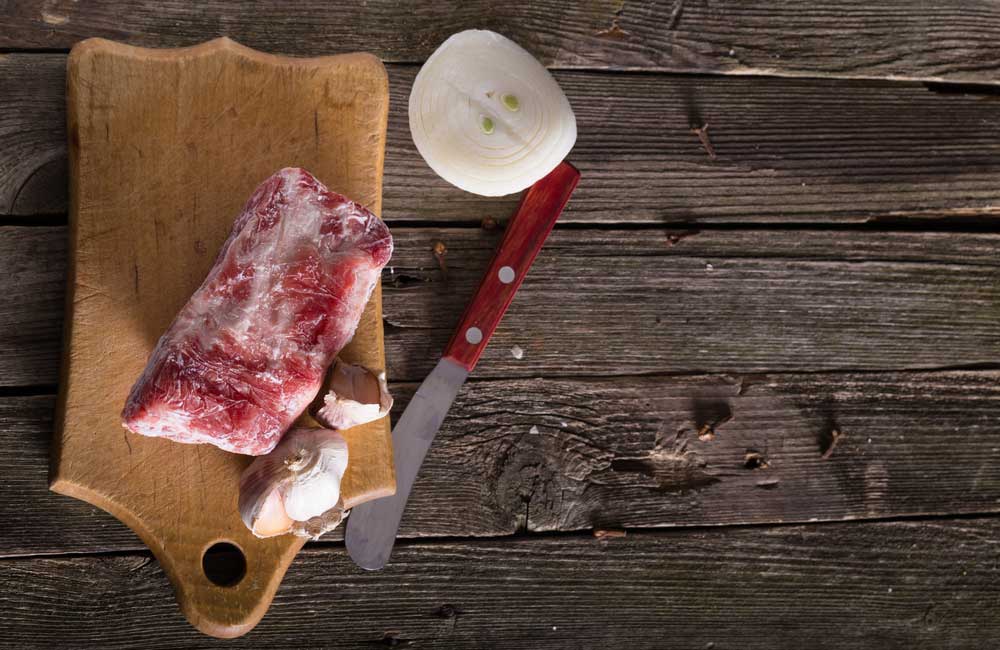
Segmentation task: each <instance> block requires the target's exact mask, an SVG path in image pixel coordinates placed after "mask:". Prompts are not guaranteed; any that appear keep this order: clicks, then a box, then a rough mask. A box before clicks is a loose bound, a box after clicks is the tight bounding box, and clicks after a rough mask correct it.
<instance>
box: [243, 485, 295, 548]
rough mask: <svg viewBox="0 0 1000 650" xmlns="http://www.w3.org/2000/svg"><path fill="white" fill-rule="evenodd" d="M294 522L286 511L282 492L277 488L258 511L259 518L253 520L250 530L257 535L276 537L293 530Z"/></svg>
mask: <svg viewBox="0 0 1000 650" xmlns="http://www.w3.org/2000/svg"><path fill="white" fill-rule="evenodd" d="M293 524H295V522H294V521H293V520H292V518H291V517H289V516H288V513H286V512H285V504H284V503H283V501H282V498H281V492H280V491H279V490H278V489H277V488H275V489H274V490H271V493H270V494H269V495H267V497H266V498H265V499H264V503H263V505H262V506H261V509H260V512H258V513H257V518H256V519H255V520H253V522H252V528H251V529H250V531H251V532H252V533H253V534H254V535H256V536H257V537H274V536H275V535H284V534H285V533H287V532H289V531H291V530H292V526H293Z"/></svg>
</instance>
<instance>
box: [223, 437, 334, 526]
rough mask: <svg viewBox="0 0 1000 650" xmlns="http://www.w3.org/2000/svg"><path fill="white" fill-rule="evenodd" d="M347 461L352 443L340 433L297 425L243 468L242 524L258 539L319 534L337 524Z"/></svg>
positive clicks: (240, 505)
mask: <svg viewBox="0 0 1000 650" xmlns="http://www.w3.org/2000/svg"><path fill="white" fill-rule="evenodd" d="M347 462H348V453H347V441H346V440H344V437H343V436H341V435H340V434H339V433H337V432H336V431H332V430H330V429H292V430H291V431H289V432H288V433H286V434H285V435H284V437H283V438H282V439H281V442H279V443H278V445H277V446H276V447H275V448H274V449H273V450H272V451H271V452H270V453H268V454H266V455H264V456H257V457H256V458H255V459H254V461H253V462H252V463H250V465H249V466H247V468H246V469H245V470H244V471H243V475H242V476H241V477H240V498H239V508H240V517H241V518H242V519H243V523H244V524H245V525H246V527H247V528H249V529H250V531H251V532H252V533H253V534H254V535H256V536H257V537H273V536H275V535H283V534H285V533H289V532H291V533H295V534H297V535H301V536H305V537H314V536H318V535H319V534H322V533H323V532H326V531H327V530H330V529H332V528H334V527H335V526H336V525H337V524H338V523H340V521H341V520H342V519H343V507H342V506H343V503H342V502H341V500H340V482H341V480H342V479H343V477H344V472H346V471H347ZM317 519H319V521H314V520H317ZM320 529H322V530H321V532H319V533H315V534H312V533H309V532H308V531H315V530H320Z"/></svg>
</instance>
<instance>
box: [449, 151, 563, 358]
mask: <svg viewBox="0 0 1000 650" xmlns="http://www.w3.org/2000/svg"><path fill="white" fill-rule="evenodd" d="M579 180H580V172H578V171H577V170H576V167H573V165H571V164H569V163H568V162H565V161H564V162H561V163H559V166H558V167H556V168H555V169H553V170H552V171H551V172H549V175H548V176H546V177H545V178H543V179H541V180H540V181H538V182H537V183H535V184H534V185H532V186H531V187H529V188H528V191H527V192H525V193H524V196H523V197H522V198H521V205H520V206H518V208H517V212H515V213H514V216H513V217H512V218H511V220H510V222H509V223H508V224H507V230H506V232H505V233H504V236H503V241H501V242H500V247H499V248H497V252H496V254H494V256H493V261H492V262H490V266H489V269H487V271H486V276H485V277H484V278H483V281H482V282H481V283H480V284H479V288H478V289H477V290H476V295H475V296H473V298H472V301H471V302H470V303H469V306H468V307H466V308H465V313H464V314H462V319H461V320H460V321H459V323H458V328H457V329H456V330H455V333H454V334H452V336H451V341H449V342H448V346H447V347H446V348H445V349H444V357H445V358H446V359H450V360H451V361H454V362H455V363H457V364H459V365H461V366H463V367H464V368H465V369H466V370H468V371H470V372H471V371H472V369H473V368H475V366H476V362H477V361H479V355H481V354H482V353H483V350H484V349H486V344H487V343H489V341H490V337H491V336H493V331H494V330H496V328H497V325H498V324H499V323H500V319H501V318H503V315H504V312H506V311H507V307H508V306H509V305H510V301H511V300H513V299H514V294H515V293H517V289H518V287H520V286H521V282H522V281H523V280H524V276H525V275H527V274H528V269H529V268H530V267H531V263H532V262H533V261H535V256H536V255H538V251H539V250H541V248H542V244H544V243H545V239H546V238H547V237H548V236H549V233H550V232H551V231H552V227H553V226H554V225H555V223H556V219H558V218H559V214H560V213H561V212H562V211H563V208H564V207H566V203H567V202H568V201H569V196H570V194H572V193H573V189H574V188H575V187H576V184H577V182H579Z"/></svg>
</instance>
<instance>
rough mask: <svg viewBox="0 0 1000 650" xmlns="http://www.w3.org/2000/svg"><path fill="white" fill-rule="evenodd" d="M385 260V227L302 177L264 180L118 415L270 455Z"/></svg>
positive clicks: (179, 436) (144, 426) (156, 430)
mask: <svg viewBox="0 0 1000 650" xmlns="http://www.w3.org/2000/svg"><path fill="white" fill-rule="evenodd" d="M390 255H392V237H391V236H390V234H389V230H388V229H387V228H386V226H385V224H384V223H382V221H381V220H379V218H378V217H376V216H375V215H373V214H372V213H371V212H369V211H368V210H366V209H365V208H363V207H361V206H360V205H358V204H357V203H354V202H353V201H350V200H348V199H346V198H345V197H343V196H341V195H339V194H336V193H334V192H331V191H329V190H327V189H326V187H324V186H323V185H322V184H321V183H320V182H319V181H317V180H316V178H314V177H313V176H312V174H310V173H309V172H306V171H304V170H302V169H293V168H289V169H282V170H281V171H279V172H278V173H277V174H275V175H274V176H272V177H271V178H269V179H267V180H266V181H265V182H264V183H263V184H262V185H261V186H260V187H258V188H257V190H256V191H255V192H254V194H253V196H252V197H250V200H249V201H248V202H247V204H246V207H244V208H243V212H242V213H241V214H240V216H239V217H238V218H237V219H236V223H235V224H233V230H232V233H230V235H229V239H227V240H226V243H225V244H223V246H222V250H221V251H220V252H219V256H218V258H217V259H216V260H215V265H214V266H213V267H212V269H211V270H210V271H209V273H208V277H207V278H205V281H204V282H203V283H202V285H201V287H199V288H198V290H197V291H195V293H194V295H193V296H191V298H190V299H189V300H188V302H187V304H186V305H185V306H184V308H183V309H181V311H180V313H179V314H178V315H177V318H176V319H174V322H173V323H172V324H171V325H170V328H169V329H168V330H167V332H166V333H165V334H164V335H163V337H162V338H160V341H159V343H157V345H156V349H154V350H153V354H152V355H151V356H150V359H149V362H148V363H147V364H146V369H145V370H144V371H143V373H142V376H141V377H139V380H138V381H137V382H136V384H135V386H133V387H132V391H131V393H130V394H129V396H128V400H127V401H126V403H125V410H124V411H123V412H122V421H123V423H124V425H125V426H126V427H128V429H129V430H131V431H134V432H135V433H140V434H142V435H146V436H162V437H164V438H170V439H171V440H176V441H178V442H190V443H205V442H207V443H210V444H213V445H215V446H217V447H220V448H222V449H226V450H228V451H234V452H237V453H241V454H251V455H255V456H256V455H260V454H265V453H267V452H269V451H270V450H271V449H272V448H273V447H274V446H275V445H276V444H277V443H278V440H279V439H280V438H281V436H282V434H284V432H285V431H286V430H287V429H288V428H289V426H290V425H291V424H292V421H293V420H295V418H296V417H298V415H299V414H300V413H301V412H302V411H303V410H304V409H305V408H306V406H308V404H309V402H310V401H311V400H312V399H313V397H314V396H315V395H316V393H317V391H318V390H319V388H320V384H321V383H322V381H323V375H324V373H325V371H326V369H327V367H328V366H329V365H330V364H331V363H332V362H333V360H334V358H335V357H336V355H337V354H338V353H339V352H340V350H341V348H343V347H344V345H346V344H347V343H348V341H350V340H351V337H353V336H354V330H355V329H356V328H357V326H358V321H359V320H360V318H361V313H362V311H364V308H365V304H366V303H367V302H368V298H369V297H370V296H371V292H372V290H373V288H374V287H375V282H376V280H377V279H378V277H379V273H380V271H381V270H382V267H383V266H385V264H386V262H388V261H389V256H390Z"/></svg>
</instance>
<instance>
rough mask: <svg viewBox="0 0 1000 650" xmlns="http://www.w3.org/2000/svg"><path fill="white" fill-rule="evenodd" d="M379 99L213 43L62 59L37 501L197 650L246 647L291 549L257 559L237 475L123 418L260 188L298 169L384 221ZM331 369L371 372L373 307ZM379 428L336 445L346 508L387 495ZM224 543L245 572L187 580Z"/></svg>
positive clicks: (369, 67) (336, 64)
mask: <svg viewBox="0 0 1000 650" xmlns="http://www.w3.org/2000/svg"><path fill="white" fill-rule="evenodd" d="M387 86H388V84H387V79H386V75H385V70H384V68H383V67H382V64H381V63H380V62H379V61H378V60H377V59H376V58H374V57H372V56H370V55H367V54H348V55H343V56H340V57H327V58H315V59H298V60H294V61H293V60H290V59H287V58H281V57H275V56H271V55H266V54H262V53H260V52H256V51H254V50H250V49H247V48H245V47H242V46H240V45H238V44H236V43H234V42H233V41H230V40H227V39H218V40H215V41H212V42H210V43H205V44H203V45H199V46H197V47H195V48H189V49H184V50H174V51H168V50H143V49H138V48H134V47H130V46H127V45H121V44H117V43H112V42H110V41H104V40H99V39H94V40H89V41H86V42H84V43H81V44H80V45H78V46H77V47H75V48H74V50H73V52H72V53H71V55H70V59H69V67H68V73H67V105H68V132H69V139H70V166H71V180H72V186H71V196H72V202H71V203H72V209H71V212H70V226H69V232H70V246H69V250H70V262H69V280H68V287H69V288H68V290H67V305H68V306H67V317H66V320H67V336H66V345H65V348H64V362H63V373H62V376H61V377H62V378H61V381H60V383H59V387H60V400H59V404H58V408H57V414H56V419H55V423H56V433H55V442H54V445H53V453H52V474H51V483H50V487H51V488H52V489H53V490H54V491H56V492H59V493H61V494H65V495H68V496H73V497H76V498H79V499H83V500H85V501H88V502H90V503H93V504H94V505H97V506H99V507H100V508H102V509H104V510H106V511H108V512H110V513H111V514H113V515H115V516H116V517H118V518H119V519H120V520H122V521H123V522H124V523H125V524H127V525H128V526H129V527H130V528H132V529H133V530H134V531H135V532H136V533H137V534H138V535H139V537H141V538H142V540H143V541H144V542H145V543H146V545H147V546H149V547H150V549H152V550H153V552H154V553H155V554H156V557H157V558H158V560H159V562H160V563H161V564H162V565H163V566H164V568H165V570H166V571H167V573H168V575H169V576H170V578H171V581H172V582H173V584H174V587H175V590H176V592H177V601H178V604H179V605H180V607H181V610H182V611H183V612H184V614H185V616H186V617H187V618H188V620H189V621H190V622H191V624H192V625H194V626H195V627H197V628H198V629H199V630H201V631H203V632H205V633H206V634H211V635H213V636H220V637H233V636H238V635H241V634H245V633H246V632H247V631H249V630H250V629H252V628H253V626H254V625H256V623H257V622H258V621H259V620H260V618H261V616H263V615H264V612H266V611H267V607H268V606H269V604H270V601H271V598H272V596H273V594H274V591H275V590H276V589H277V587H278V584H279V583H280V581H281V577H282V575H283V574H284V572H285V570H286V569H287V567H288V564H289V563H290V562H291V561H292V559H293V558H294V557H295V554H296V552H297V551H298V550H299V548H301V546H302V544H303V540H302V539H301V538H296V537H292V536H283V537H280V538H273V539H268V540H260V539H257V538H256V537H254V536H253V535H252V534H251V533H250V532H249V531H248V530H247V529H246V527H245V526H244V525H243V522H242V521H241V520H240V517H239V512H238V509H237V508H236V500H237V493H238V485H239V475H240V473H241V472H242V471H243V469H244V468H245V467H246V464H247V462H248V461H249V459H248V458H247V457H245V456H238V455H236V454H230V453H226V452H224V451H222V450H220V449H218V448H215V447H212V446H210V445H178V444H177V443H174V442H171V441H169V440H165V439H156V438H147V437H143V436H138V435H134V434H132V433H130V432H125V431H124V430H123V429H122V427H121V415H120V413H121V410H120V409H121V408H122V405H123V404H124V400H125V397H126V396H127V395H128V391H129V389H130V387H131V386H132V384H133V383H134V382H135V380H136V378H137V377H138V376H139V375H140V374H141V373H142V372H143V368H144V367H145V365H146V361H147V359H148V356H149V353H150V351H151V350H152V348H153V346H154V345H155V343H156V341H157V339H158V338H159V337H160V335H161V334H162V333H163V331H164V330H165V329H166V328H167V326H168V325H169V324H170V322H171V321H172V320H173V319H174V317H175V316H176V314H177V312H178V310H179V309H180V308H181V307H182V306H183V305H184V304H185V303H186V302H187V300H188V299H189V297H190V296H191V294H192V292H193V291H194V290H195V289H196V288H197V287H198V286H199V285H200V284H201V283H202V281H203V279H204V277H205V275H206V273H207V271H208V270H209V268H210V267H211V265H212V263H213V260H214V259H215V257H216V251H218V250H219V247H220V246H221V245H222V242H223V241H225V239H226V237H228V236H229V232H230V230H231V229H232V223H233V219H234V215H237V214H239V211H240V209H241V208H242V206H243V204H244V203H245V202H246V199H247V197H248V196H250V195H251V194H252V193H253V191H254V189H255V188H256V187H257V186H258V185H259V184H260V183H261V182H262V181H263V180H264V179H266V178H268V177H269V176H270V175H271V174H272V173H274V171H276V170H277V169H279V168H281V167H285V166H302V167H306V168H308V169H310V170H312V171H313V172H314V173H315V174H316V175H317V176H318V177H319V178H321V179H322V180H323V181H324V182H325V183H326V184H328V185H329V187H330V188H331V189H333V190H335V191H339V192H343V193H345V194H348V195H350V196H352V197H354V198H355V199H356V200H357V201H359V202H360V203H362V204H364V205H367V206H369V207H371V209H372V210H374V211H375V212H376V213H378V212H379V210H380V207H381V206H380V197H381V174H382V160H383V156H384V147H385V129H386V116H387V111H388V105H387V102H388V87H387ZM342 356H343V357H344V359H345V360H347V361H349V362H352V363H361V364H363V365H365V366H366V367H369V368H372V369H374V370H376V371H381V370H383V369H384V367H385V354H384V350H383V345H382V317H381V301H380V296H379V292H378V290H376V291H375V293H374V294H373V297H372V300H371V302H370V303H369V306H368V308H367V309H366V310H365V314H364V315H363V316H362V317H361V322H360V324H359V325H358V329H357V332H356V334H355V336H354V339H353V341H351V343H350V345H349V346H348V347H347V348H346V349H345V350H344V351H343V352H342ZM388 424H389V423H388V419H387V418H383V419H381V420H379V421H376V422H372V423H370V424H368V425H365V426H362V427H356V428H353V429H350V430H347V431H345V432H344V437H345V438H346V440H347V444H348V446H349V448H350V455H351V461H352V462H351V465H350V468H349V469H348V471H347V473H346V474H345V476H344V480H343V483H342V498H343V501H344V505H345V507H347V508H350V507H352V506H353V505H354V504H356V503H359V502H363V501H366V500H371V499H374V498H378V497H380V496H385V495H387V494H391V493H392V492H393V491H394V489H395V478H394V474H393V470H392V451H391V449H392V447H391V441H390V438H389V427H388ZM220 541H226V542H228V543H231V544H234V545H235V546H237V547H238V548H239V549H240V550H241V551H242V553H243V555H244V556H245V565H246V578H245V579H244V580H243V581H242V582H240V584H239V585H237V586H234V587H232V588H225V587H220V586H218V585H217V584H214V583H213V581H212V580H211V579H210V578H209V576H208V575H207V574H206V571H205V570H204V569H203V566H202V558H203V555H204V553H205V551H206V550H207V549H208V548H209V547H211V546H212V545H213V544H215V543H216V542H220Z"/></svg>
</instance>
